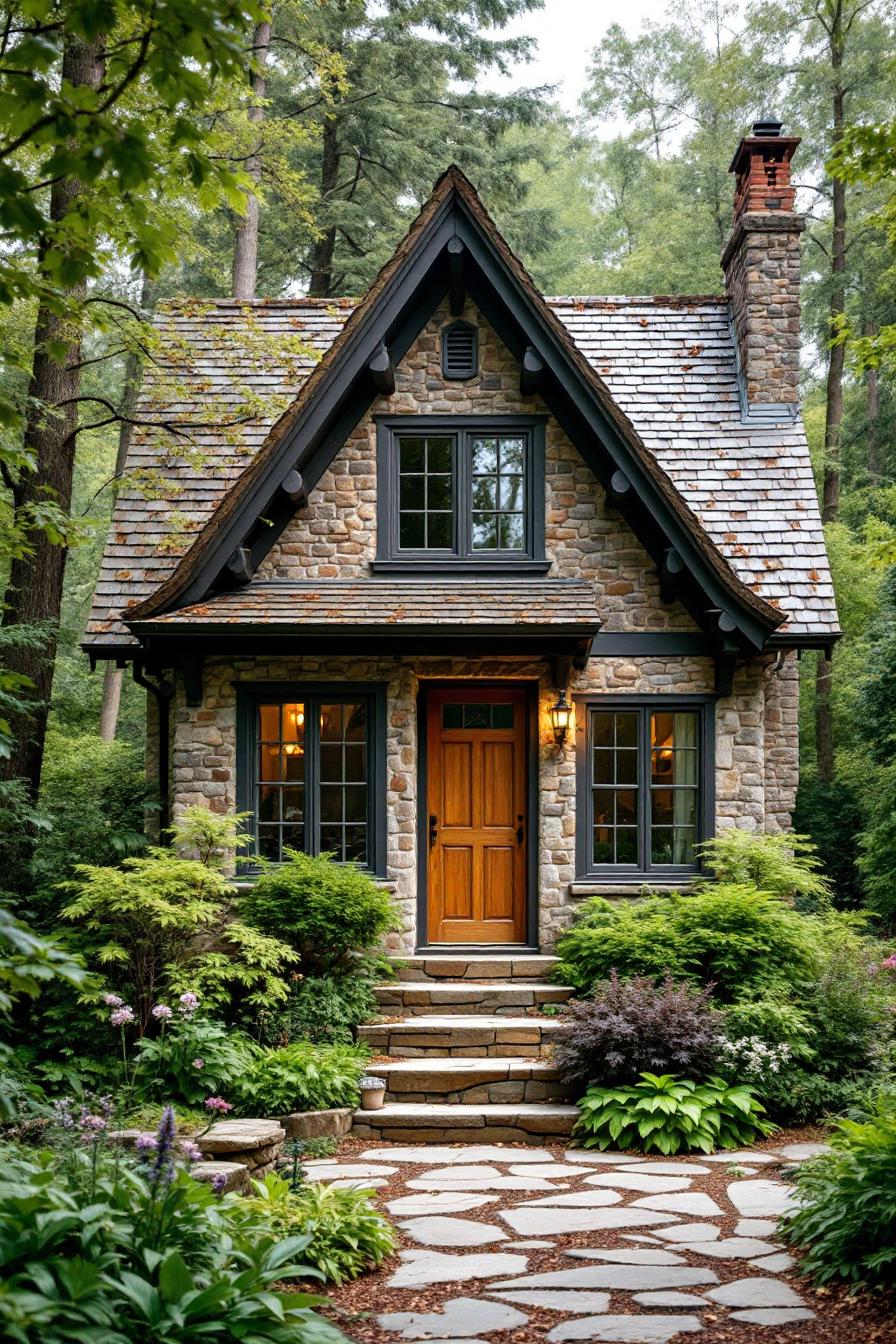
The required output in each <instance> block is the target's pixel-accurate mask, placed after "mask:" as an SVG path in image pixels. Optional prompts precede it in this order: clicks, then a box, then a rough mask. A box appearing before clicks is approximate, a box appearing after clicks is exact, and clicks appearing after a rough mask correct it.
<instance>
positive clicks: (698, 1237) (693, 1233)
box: [656, 1223, 722, 1250]
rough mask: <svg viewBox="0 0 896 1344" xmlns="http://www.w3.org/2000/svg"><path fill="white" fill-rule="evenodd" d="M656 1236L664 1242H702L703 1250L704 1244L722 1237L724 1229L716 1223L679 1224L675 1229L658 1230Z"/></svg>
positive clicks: (664, 1228)
mask: <svg viewBox="0 0 896 1344" xmlns="http://www.w3.org/2000/svg"><path fill="white" fill-rule="evenodd" d="M656 1235H657V1236H658V1237H662V1239H663V1241H674V1242H676V1243H678V1242H682V1243H690V1242H700V1246H701V1250H702V1248H703V1243H704V1242H707V1241H715V1240H716V1239H717V1238H718V1237H720V1236H721V1235H722V1229H721V1228H720V1227H717V1226H716V1225H715V1223H678V1224H677V1225H676V1226H675V1227H660V1228H657V1231H656Z"/></svg>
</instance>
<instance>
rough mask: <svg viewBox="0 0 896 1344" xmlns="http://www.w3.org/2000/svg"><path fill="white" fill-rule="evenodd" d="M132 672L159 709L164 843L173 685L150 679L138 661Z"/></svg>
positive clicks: (160, 803) (160, 800)
mask: <svg viewBox="0 0 896 1344" xmlns="http://www.w3.org/2000/svg"><path fill="white" fill-rule="evenodd" d="M132 673H133V677H134V681H135V682H136V683H137V685H138V686H142V687H143V689H144V690H145V691H149V693H150V695H151V696H152V697H153V699H154V700H155V702H156V705H157V707H158V711H159V742H158V748H159V831H160V838H161V840H162V843H163V844H164V841H165V831H166V830H167V828H168V823H169V822H170V820H171V817H170V811H171V809H170V806H169V802H168V787H169V779H168V774H169V769H170V764H171V742H170V737H169V734H170V728H171V715H170V705H171V701H172V699H173V697H174V687H173V686H172V684H171V683H170V682H169V681H159V682H158V683H156V682H154V681H150V680H149V678H148V677H147V676H146V675H145V673H144V672H143V671H142V670H141V667H140V664H139V663H136V662H135V663H134V665H133V668H132Z"/></svg>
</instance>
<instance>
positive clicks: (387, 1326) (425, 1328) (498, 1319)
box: [376, 1297, 529, 1339]
mask: <svg viewBox="0 0 896 1344" xmlns="http://www.w3.org/2000/svg"><path fill="white" fill-rule="evenodd" d="M528 1320H529V1317H528V1316H526V1315H525V1314H524V1313H523V1312H521V1311H517V1310H516V1309H515V1308H514V1307H511V1306H499V1305H498V1303H497V1302H488V1301H483V1300H482V1299H480V1298H477V1297H454V1298H452V1299H451V1300H450V1301H448V1302H446V1303H445V1304H444V1306H443V1307H442V1310H441V1311H429V1312H418V1311H411V1312H404V1311H399V1312H390V1313H388V1314H386V1315H384V1316H377V1318H376V1321H377V1325H379V1326H380V1327H381V1328H382V1329H383V1330H389V1331H390V1332H394V1333H396V1334H398V1335H399V1336H400V1337H401V1338H402V1339H412V1338H414V1337H416V1336H417V1335H423V1336H426V1335H432V1334H443V1335H444V1336H445V1337H446V1338H448V1339H450V1338H452V1337H455V1336H457V1335H471V1334H474V1333H476V1334H484V1335H487V1334H491V1332H492V1331H493V1330H515V1329H516V1328H517V1326H520V1325H526V1324H527V1323H528Z"/></svg>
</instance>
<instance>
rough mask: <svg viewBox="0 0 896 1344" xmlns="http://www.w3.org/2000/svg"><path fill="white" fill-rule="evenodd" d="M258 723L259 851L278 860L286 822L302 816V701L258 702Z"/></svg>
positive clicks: (303, 769)
mask: <svg viewBox="0 0 896 1344" xmlns="http://www.w3.org/2000/svg"><path fill="white" fill-rule="evenodd" d="M257 726H258V734H259V738H260V739H267V740H260V742H259V746H258V778H257V781H256V793H255V800H254V811H255V815H256V818H257V821H258V852H259V854H262V855H264V856H265V857H266V858H270V859H273V860H275V862H280V860H281V857H282V851H283V845H284V843H285V842H284V839H283V835H284V831H285V830H286V829H287V824H288V823H295V822H301V821H303V819H304V781H305V729H306V723H305V704H304V702H303V701H301V700H291V701H287V702H286V703H284V704H268V705H259V706H258V715H257ZM290 831H291V827H290ZM290 843H292V842H290Z"/></svg>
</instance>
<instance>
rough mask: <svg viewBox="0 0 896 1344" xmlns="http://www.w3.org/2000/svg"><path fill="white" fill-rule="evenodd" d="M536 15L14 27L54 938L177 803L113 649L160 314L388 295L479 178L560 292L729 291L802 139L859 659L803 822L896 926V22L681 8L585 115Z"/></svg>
mask: <svg viewBox="0 0 896 1344" xmlns="http://www.w3.org/2000/svg"><path fill="white" fill-rule="evenodd" d="M550 4H551V0H546V5H547V10H548V11H549V10H550ZM538 7H539V6H538V5H537V3H535V0H376V2H375V3H373V2H372V0H274V3H273V5H272V6H271V7H270V10H269V11H266V10H265V9H264V8H263V7H261V6H259V5H257V4H255V3H254V0H248V2H246V3H243V2H241V0H198V2H195V0H169V3H168V4H167V5H166V6H164V7H159V6H158V5H157V4H156V3H155V2H154V0H55V2H54V0H23V2H21V3H17V4H14V5H0V480H2V484H0V567H2V574H0V577H2V580H3V586H4V590H5V597H4V606H3V624H2V628H0V660H2V663H0V755H2V759H0V846H2V862H3V880H2V885H3V886H5V887H7V888H9V889H11V890H12V891H13V892H14V893H17V899H16V904H17V907H18V909H17V913H20V914H21V915H22V916H24V917H25V918H28V919H31V920H32V921H34V922H35V923H36V924H37V925H38V926H39V927H43V928H52V926H53V923H54V920H55V914H56V910H57V908H58V903H59V898H58V896H54V895H51V894H50V892H51V883H54V882H56V881H57V880H59V879H60V878H64V877H66V876H67V875H68V874H69V872H70V871H71V868H72V865H73V864H75V863H77V862H79V861H84V860H89V861H90V862H93V863H102V862H106V861H115V860H116V859H118V858H120V857H122V856H123V855H125V854H127V853H132V852H136V851H138V850H139V848H140V847H141V845H142V843H143V841H142V831H143V822H144V817H145V811H146V809H149V810H150V812H151V810H152V808H153V807H154V806H155V803H154V800H153V798H152V796H151V794H150V793H149V792H148V790H147V787H146V785H145V783H144V780H143V773H142V752H143V723H144V711H145V704H144V700H145V697H144V693H143V692H142V691H141V690H140V689H139V688H138V687H137V686H135V685H134V684H133V683H132V682H131V681H130V679H129V675H128V674H127V672H125V673H124V674H122V673H121V672H120V671H119V670H117V669H115V668H114V667H113V666H111V665H108V666H107V667H106V669H105V671H104V670H103V669H102V668H101V669H100V670H99V671H96V672H93V671H91V670H90V668H89V665H88V662H87V659H86V657H85V656H84V654H83V653H82V652H81V651H80V648H79V641H80V639H81V637H82V634H83V630H84V625H85V621H86V618H87V613H88V609H89V604H90V599H91V594H92V590H93V587H94V582H95V579H96V575H97V571H98V567H99V560H100V555H101V552H102V548H103V543H104V540H105V535H106V532H107V530H108V527H109V520H110V517H111V510H112V506H113V503H114V498H115V493H116V489H117V488H118V486H119V484H120V482H121V480H122V479H123V475H124V472H125V466H124V463H125V458H126V455H127V448H128V444H129V441H130V436H131V434H132V432H133V430H134V427H135V424H136V423H137V421H136V420H135V399H136V391H137V388H138V386H139V380H140V376H141V371H142V368H143V366H144V365H145V363H146V362H147V361H149V360H152V359H153V358H154V337H153V332H152V327H151V316H152V311H153V309H154V308H155V306H156V305H157V304H158V303H160V302H161V301H163V300H165V299H166V298H170V297H173V296H177V297H190V298H194V299H195V300H197V301H201V300H203V299H206V298H209V297H221V296H228V295H229V296H234V297H237V298H242V299H249V298H253V297H259V298H264V297H282V296H286V295H296V294H302V293H308V294H311V295H315V296H319V297H333V298H337V297H342V296H346V295H356V294H361V293H363V292H364V290H365V289H366V287H367V286H368V285H369V283H370V281H371V280H372V279H373V277H374V276H375V274H376V272H377V270H378V268H379V267H380V266H381V265H382V263H383V262H384V261H385V260H386V259H387V258H388V256H389V255H390V253H391V251H392V249H393V248H394V246H395V244H396V243H397V242H398V240H399V239H400V238H401V236H402V235H403V233H404V232H405V230H406V228H407V226H408V224H409V222H410V220H411V219H412V218H413V216H414V214H415V213H416V211H417V209H418V208H419V206H420V204H421V203H422V201H423V200H425V198H426V197H427V195H428V194H429V192H430V190H431V189H432V186H433V183H434V181H435V180H436V178H437V177H438V176H439V174H440V173H441V172H442V171H443V170H444V168H445V167H446V166H447V165H448V163H450V162H452V161H454V162H457V163H458V164H459V165H460V166H461V168H462V169H463V170H464V171H465V172H466V173H467V174H468V175H469V176H470V177H471V179H472V180H473V182H474V184H475V185H476V186H477V188H478V189H479V191H480V193H481V194H482V196H483V198H484V200H485V202H486V204H487V205H488V207H489V208H490V209H491V210H492V212H493V213H494V215H495V217H496V219H497V222H498V224H499V227H500V228H501V229H502V230H504V232H505V233H506V235H507V237H508V238H509V240H510V241H511V243H512V245H513V246H514V248H515V249H516V250H517V252H518V254H519V255H520V256H521V257H522V259H523V261H524V262H525V264H526V266H527V267H528V268H529V270H530V271H531V273H532V274H533V276H534V277H535V279H536V282H537V283H538V284H539V286H540V287H541V288H542V289H543V290H544V292H546V293H548V294H561V293H563V294H579V295H581V294H706V293H710V294H711V293H718V292H719V290H720V288H721V272H720V267H719V258H720V255H721V252H722V248H723V245H724V241H725V238H726V236H727V233H728V230H729V227H730V222H731V203H732V179H731V177H730V175H729V174H728V171H727V170H728V165H729V162H730V160H731V156H732V153H733V151H734V149H735V147H736V145H737V142H738V140H739V138H740V137H741V135H742V134H744V133H745V132H746V131H747V129H748V128H749V126H750V124H751V122H752V121H753V120H755V119H757V118H758V117H760V116H762V115H763V114H765V115H768V114H769V113H773V114H775V115H776V116H778V117H780V118H781V119H782V120H783V121H784V122H785V123H786V127H787V133H788V134H797V135H800V136H801V137H802V144H801V146H800V149H799V151H798V157H797V160H796V177H797V182H798V185H799V198H798V199H799V204H800V208H802V209H803V210H804V211H805V212H806V214H807V216H808V227H807V230H806V233H805V235H804V243H803V290H802V294H803V406H804V415H805V420H806V427H807V430H808V433H809V437H810V442H811V446H812V453H813V462H814V465H815V470H816V474H817V481H818V489H819V498H820V501H821V503H822V509H823V518H824V523H825V529H826V533H827V539H828V547H829V551H830V556H831V562H832V565H833V570H834V580H835V586H836V590H837V602H838V608H839V612H840V619H841V624H842V627H843V631H844V637H843V639H842V640H841V641H840V643H839V644H838V646H837V649H836V652H835V653H834V656H833V658H832V659H831V660H829V659H828V658H827V657H826V656H825V655H824V654H823V653H818V654H816V653H806V654H805V655H804V656H803V658H802V662H801V669H802V672H801V685H802V694H801V753H802V769H801V785H800V794H799V800H798V806H797V814H796V817H795V824H796V826H797V828H798V829H799V830H801V831H803V832H806V833H808V834H809V835H810V836H811V837H812V838H813V839H814V840H815V842H816V843H817V844H818V846H819V848H820V850H821V854H822V858H823V860H824V863H825V867H826V868H827V870H828V871H829V873H830V874H831V876H832V878H833V879H834V883H835V887H836V902H837V904H838V905H840V906H842V907H844V908H848V907H855V906H859V905H862V904H865V903H869V904H870V905H871V906H872V907H873V908H875V909H876V910H877V911H878V912H879V914H881V915H882V916H883V918H884V921H885V922H888V923H889V924H890V925H891V927H893V926H896V565H894V562H896V383H894V373H896V21H894V13H893V9H892V6H891V5H890V4H889V3H887V2H886V0H748V2H743V3H727V4H726V3H718V2H716V0H691V2H690V3H682V4H670V5H669V6H668V9H667V10H666V12H665V14H664V15H663V17H662V18H661V19H659V20H657V21H654V22H652V23H647V24H644V25H643V26H641V27H640V28H639V29H637V30H634V29H632V30H627V29H626V28H624V27H623V26H621V25H618V24H613V25H612V26H611V27H609V28H608V29H607V31H606V34H605V36H604V38H603V39H602V41H601V42H600V43H599V45H598V46H597V47H596V48H595V49H594V51H593V53H592V56H591V61H590V65H589V70H588V78H587V87H586V90H585V93H584V95H583V97H582V100H581V104H580V107H579V109H578V112H577V113H576V114H575V115H570V114H568V113H566V112H564V111H563V110H562V108H561V106H560V103H559V102H558V101H557V99H556V91H555V90H553V89H551V88H549V87H536V86H535V85H534V84H533V83H532V82H531V79H529V78H528V77H527V66H528V65H529V63H530V61H531V58H532V55H533V42H532V40H531V39H529V38H527V37H525V36H515V37H512V38H508V37H506V36H502V34H503V33H504V32H505V31H506V30H508V25H510V26H511V30H512V31H513V32H515V33H516V32H523V33H524V32H525V27H526V19H527V16H529V15H531V13H532V11H534V10H535V9H537V8H538ZM578 40H579V39H578V38H577V35H576V33H574V32H570V33H569V42H570V44H575V43H577V41H578ZM494 89H498V90H500V91H499V92H494V91H484V90H494ZM259 357H263V353H262V354H261V355H260V356H259ZM132 479H133V478H132ZM141 488H144V489H145V490H147V491H148V492H151V491H152V490H153V482H152V480H150V479H147V480H145V481H143V482H141Z"/></svg>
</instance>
